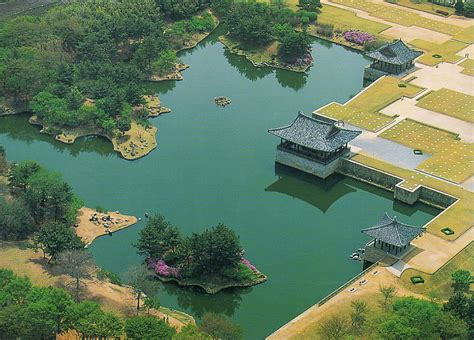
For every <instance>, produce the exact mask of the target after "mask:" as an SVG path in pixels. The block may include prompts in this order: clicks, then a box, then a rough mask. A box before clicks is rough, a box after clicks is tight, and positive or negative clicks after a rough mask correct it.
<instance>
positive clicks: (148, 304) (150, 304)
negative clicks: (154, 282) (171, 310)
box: [143, 296, 161, 314]
mask: <svg viewBox="0 0 474 340" xmlns="http://www.w3.org/2000/svg"><path fill="white" fill-rule="evenodd" d="M143 304H144V306H145V308H146V309H147V310H148V314H149V313H150V310H151V309H156V310H158V309H160V306H161V304H160V299H159V298H158V296H147V297H146V298H145V301H144V303H143Z"/></svg>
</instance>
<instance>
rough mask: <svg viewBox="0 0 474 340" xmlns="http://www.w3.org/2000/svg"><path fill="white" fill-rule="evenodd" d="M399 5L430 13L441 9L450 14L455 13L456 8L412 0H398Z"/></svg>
mask: <svg viewBox="0 0 474 340" xmlns="http://www.w3.org/2000/svg"><path fill="white" fill-rule="evenodd" d="M397 5H400V6H403V7H408V8H413V9H417V10H419V11H423V12H428V13H433V14H438V13H436V10H440V11H443V12H448V13H449V15H451V14H454V8H452V7H445V6H441V5H436V4H433V3H431V2H428V1H423V2H420V3H414V2H412V0H397Z"/></svg>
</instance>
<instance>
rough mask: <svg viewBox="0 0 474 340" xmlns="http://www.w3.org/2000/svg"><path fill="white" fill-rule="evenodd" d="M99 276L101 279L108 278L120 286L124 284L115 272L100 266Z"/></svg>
mask: <svg viewBox="0 0 474 340" xmlns="http://www.w3.org/2000/svg"><path fill="white" fill-rule="evenodd" d="M97 278H98V279H99V280H101V281H104V280H106V279H108V280H109V281H110V282H111V283H113V284H115V285H119V286H121V285H122V281H121V279H120V277H119V276H118V275H117V274H114V273H112V272H109V271H108V270H105V269H102V268H100V269H99V271H98V272H97Z"/></svg>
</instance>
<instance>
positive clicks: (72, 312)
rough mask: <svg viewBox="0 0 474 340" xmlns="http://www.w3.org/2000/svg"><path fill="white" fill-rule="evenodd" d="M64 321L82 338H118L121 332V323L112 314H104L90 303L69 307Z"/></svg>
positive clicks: (98, 307)
mask: <svg viewBox="0 0 474 340" xmlns="http://www.w3.org/2000/svg"><path fill="white" fill-rule="evenodd" d="M65 315H66V321H67V322H68V325H69V326H70V328H71V329H74V330H75V331H77V332H78V333H79V334H81V335H82V337H83V338H89V339H91V338H99V339H105V338H111V337H119V336H121V335H122V332H123V324H122V321H121V320H120V319H119V318H118V317H117V316H116V315H114V314H112V313H108V312H104V311H102V310H101V309H100V306H99V305H98V304H97V303H95V302H91V301H83V302H81V303H76V304H73V305H72V306H70V308H68V310H67V311H66V313H65Z"/></svg>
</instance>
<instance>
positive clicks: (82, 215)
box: [75, 207, 138, 247]
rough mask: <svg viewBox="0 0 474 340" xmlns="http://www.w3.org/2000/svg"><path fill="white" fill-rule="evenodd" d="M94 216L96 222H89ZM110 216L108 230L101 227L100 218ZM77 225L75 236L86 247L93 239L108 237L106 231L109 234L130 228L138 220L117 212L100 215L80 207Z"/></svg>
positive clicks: (90, 209)
mask: <svg viewBox="0 0 474 340" xmlns="http://www.w3.org/2000/svg"><path fill="white" fill-rule="evenodd" d="M94 215H96V216H97V218H98V220H99V221H98V222H93V221H91V220H90V218H91V217H92V216H94ZM106 216H110V217H111V220H112V221H111V222H108V223H109V224H110V227H109V228H105V227H104V226H103V223H104V222H103V221H102V220H101V219H102V217H106ZM77 219H78V224H77V227H76V228H75V231H76V235H77V236H79V237H80V238H81V240H82V241H84V243H85V244H86V247H88V246H89V245H91V244H92V242H94V240H95V239H97V238H99V237H101V236H105V235H108V234H109V233H108V232H107V230H110V233H111V234H112V233H115V232H117V231H119V230H122V229H125V228H128V227H131V226H133V225H135V224H136V223H137V222H138V218H136V217H135V216H131V215H123V214H120V213H119V212H111V211H109V212H105V213H100V212H98V211H97V210H95V209H92V208H88V207H82V208H81V209H79V212H78V216H77Z"/></svg>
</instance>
